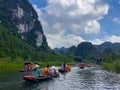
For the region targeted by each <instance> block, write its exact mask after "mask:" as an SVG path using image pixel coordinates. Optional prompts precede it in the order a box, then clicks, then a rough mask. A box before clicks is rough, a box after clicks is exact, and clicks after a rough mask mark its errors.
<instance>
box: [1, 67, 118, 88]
mask: <svg viewBox="0 0 120 90" xmlns="http://www.w3.org/2000/svg"><path fill="white" fill-rule="evenodd" d="M0 90H120V75H119V74H116V73H110V72H107V71H106V70H103V69H102V68H101V67H99V66H94V67H89V68H88V67H85V68H84V69H79V68H78V67H72V69H71V72H68V73H65V74H60V76H59V77H57V78H53V79H52V80H49V81H45V82H41V83H27V82H25V81H24V80H22V74H21V73H19V72H14V73H6V74H0Z"/></svg>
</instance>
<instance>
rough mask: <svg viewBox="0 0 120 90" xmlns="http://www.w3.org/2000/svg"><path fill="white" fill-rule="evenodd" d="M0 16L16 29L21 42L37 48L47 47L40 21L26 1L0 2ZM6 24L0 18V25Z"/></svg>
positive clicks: (1, 0) (6, 0) (2, 0)
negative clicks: (23, 41)
mask: <svg viewBox="0 0 120 90" xmlns="http://www.w3.org/2000/svg"><path fill="white" fill-rule="evenodd" d="M0 16H2V17H4V18H6V20H8V21H9V23H12V24H13V25H14V26H15V27H16V28H17V30H16V31H17V33H18V34H19V35H20V36H21V38H22V39H23V40H25V41H26V42H28V43H29V44H31V45H33V46H37V47H46V48H47V47H48V44H47V41H46V37H45V35H44V33H43V30H42V26H41V23H40V21H38V16H37V13H36V12H35V10H34V9H33V7H32V5H31V4H30V3H29V1H28V0H0ZM4 22H6V21H5V20H4V19H3V18H0V23H4Z"/></svg>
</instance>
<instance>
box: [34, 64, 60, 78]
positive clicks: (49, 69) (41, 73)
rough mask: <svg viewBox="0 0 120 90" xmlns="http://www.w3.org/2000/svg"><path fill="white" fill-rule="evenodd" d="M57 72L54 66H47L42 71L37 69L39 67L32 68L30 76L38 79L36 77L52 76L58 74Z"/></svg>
mask: <svg viewBox="0 0 120 90" xmlns="http://www.w3.org/2000/svg"><path fill="white" fill-rule="evenodd" d="M58 73H59V72H58V70H57V69H56V67H55V66H51V67H50V66H49V65H47V66H46V67H45V68H43V69H42V70H40V69H39V67H38V66H37V67H34V69H33V71H32V75H34V76H35V77H38V76H44V77H46V76H49V75H51V76H53V75H54V74H58Z"/></svg>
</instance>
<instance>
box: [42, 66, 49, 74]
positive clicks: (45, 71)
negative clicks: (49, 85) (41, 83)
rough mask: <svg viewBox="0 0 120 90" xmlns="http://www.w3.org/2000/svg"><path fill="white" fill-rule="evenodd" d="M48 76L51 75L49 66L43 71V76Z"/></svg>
mask: <svg viewBox="0 0 120 90" xmlns="http://www.w3.org/2000/svg"><path fill="white" fill-rule="evenodd" d="M48 74H49V66H47V67H45V68H44V69H43V76H48Z"/></svg>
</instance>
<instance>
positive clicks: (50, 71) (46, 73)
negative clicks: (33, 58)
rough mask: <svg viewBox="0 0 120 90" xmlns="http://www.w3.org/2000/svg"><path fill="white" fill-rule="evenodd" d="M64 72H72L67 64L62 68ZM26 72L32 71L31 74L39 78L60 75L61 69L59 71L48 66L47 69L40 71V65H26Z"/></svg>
mask: <svg viewBox="0 0 120 90" xmlns="http://www.w3.org/2000/svg"><path fill="white" fill-rule="evenodd" d="M60 69H62V70H64V71H70V69H71V67H70V66H69V65H67V64H65V63H64V64H63V65H62V66H61V68H60ZM24 70H25V71H31V74H32V75H33V76H35V77H38V76H44V77H46V76H54V75H55V74H59V72H60V71H59V69H57V68H56V67H55V66H49V65H46V67H44V68H43V69H40V65H39V63H34V64H32V63H28V62H27V63H25V64H24Z"/></svg>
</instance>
